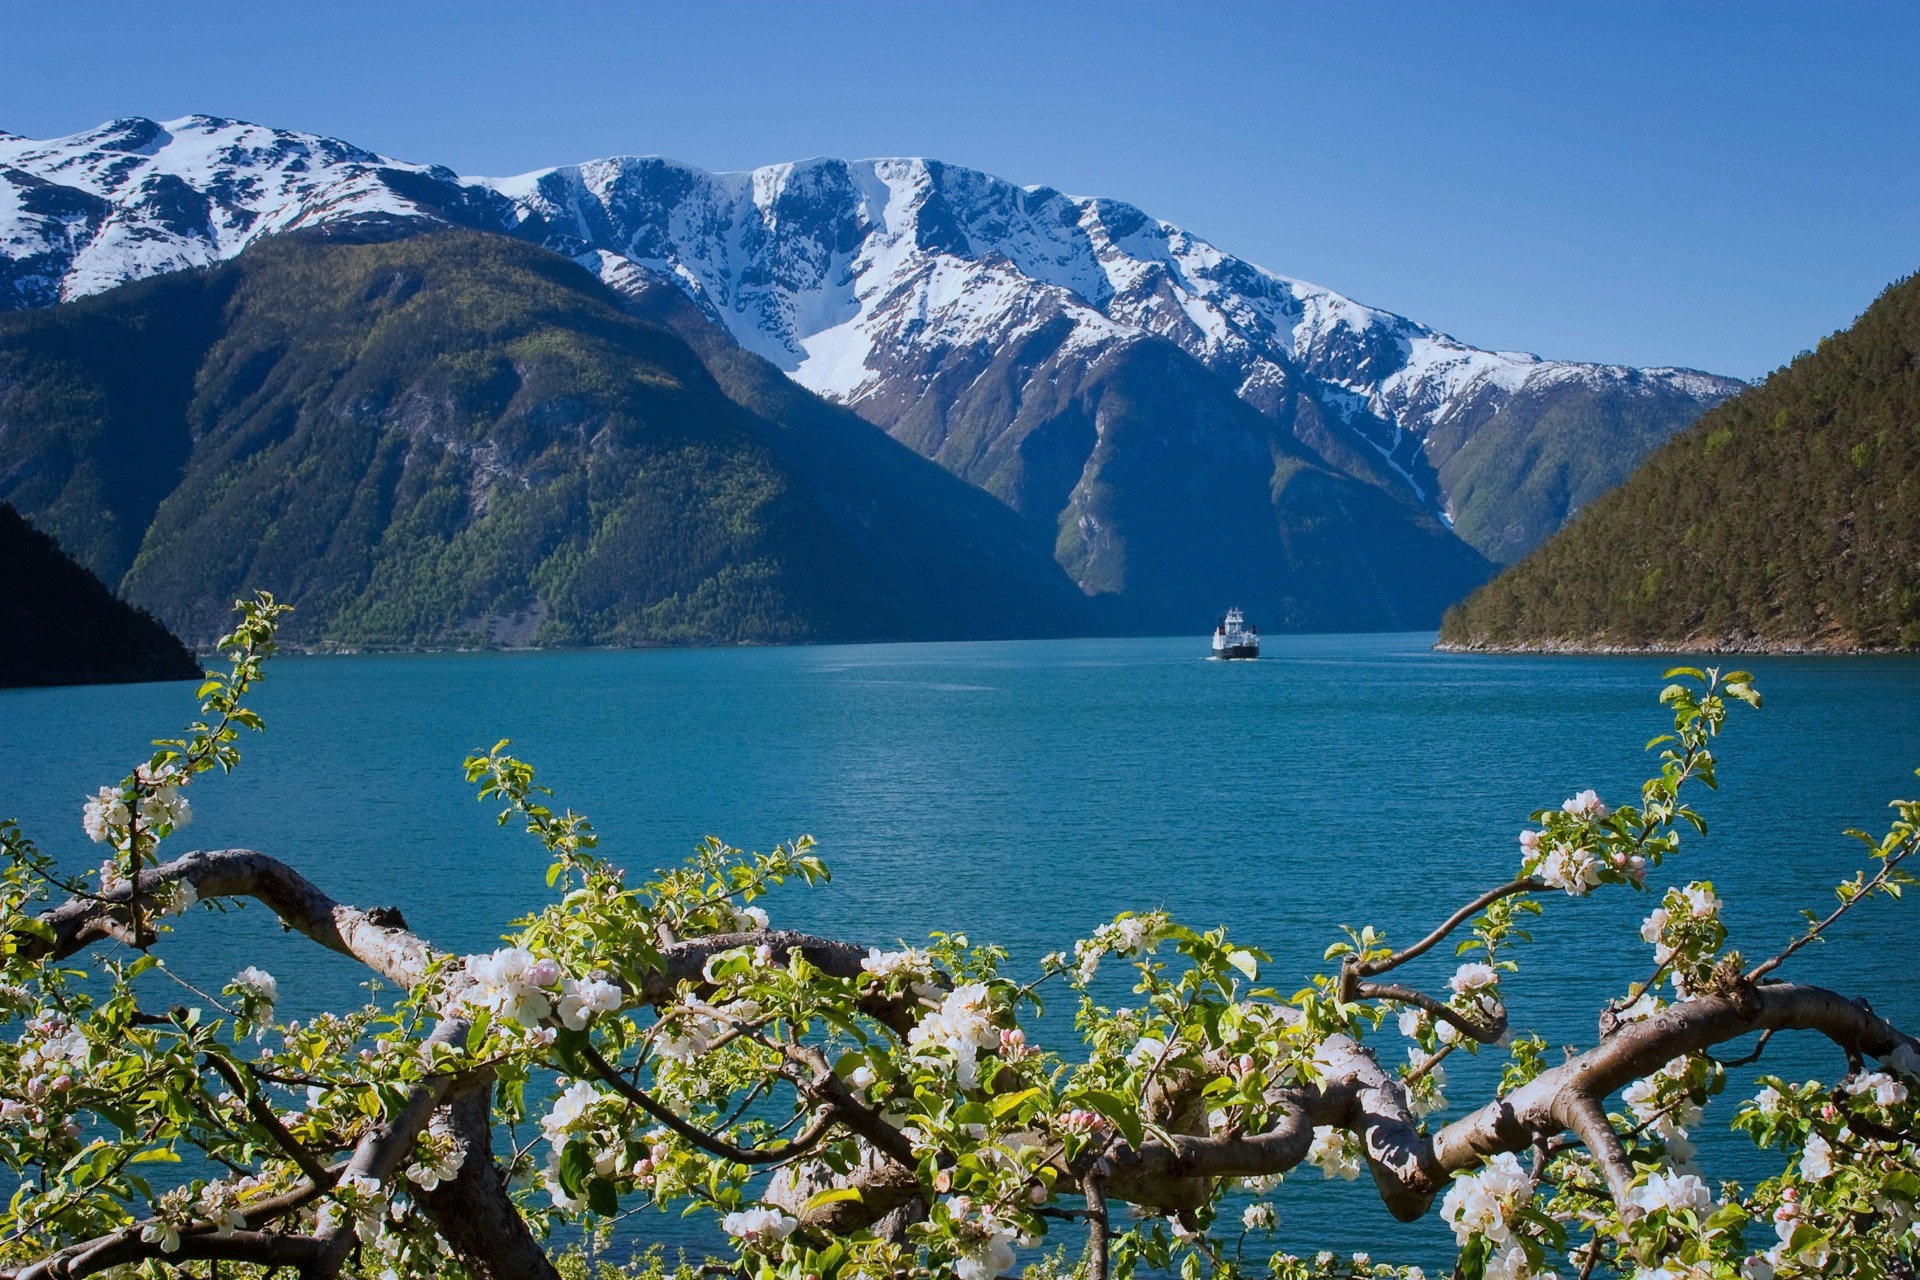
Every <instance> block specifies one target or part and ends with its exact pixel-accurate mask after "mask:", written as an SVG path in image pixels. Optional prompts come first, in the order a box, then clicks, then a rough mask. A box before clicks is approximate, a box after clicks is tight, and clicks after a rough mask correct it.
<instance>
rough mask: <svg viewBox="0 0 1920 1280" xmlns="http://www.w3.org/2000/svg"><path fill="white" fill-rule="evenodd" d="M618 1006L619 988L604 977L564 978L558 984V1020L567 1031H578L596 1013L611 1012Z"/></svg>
mask: <svg viewBox="0 0 1920 1280" xmlns="http://www.w3.org/2000/svg"><path fill="white" fill-rule="evenodd" d="M619 1007H620V988H619V987H618V986H617V985H616V984H614V983H611V982H608V981H607V980H606V979H604V978H586V979H582V980H581V981H578V982H576V981H574V980H573V979H572V978H567V979H564V980H563V981H562V982H561V984H560V1007H559V1010H558V1012H559V1014H560V1022H561V1025H563V1026H565V1027H566V1028H567V1030H569V1031H579V1030H582V1029H583V1028H585V1027H586V1025H587V1020H588V1019H589V1018H591V1017H593V1015H594V1014H596V1013H612V1012H614V1010H616V1009H618V1008H619Z"/></svg>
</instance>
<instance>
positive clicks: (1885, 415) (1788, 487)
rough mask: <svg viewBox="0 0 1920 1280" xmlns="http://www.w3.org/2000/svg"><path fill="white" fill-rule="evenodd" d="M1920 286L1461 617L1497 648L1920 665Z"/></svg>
mask: <svg viewBox="0 0 1920 1280" xmlns="http://www.w3.org/2000/svg"><path fill="white" fill-rule="evenodd" d="M1916 353H1920V278H1916V277H1908V278H1907V279H1905V280H1902V281H1900V282H1898V283H1896V284H1894V285H1893V286H1891V287H1890V288H1888V289H1887V291H1886V292H1885V293H1883V294H1882V295H1881V296H1880V297H1879V299H1878V300H1877V301H1875V302H1874V304H1873V305H1872V306H1871V307H1869V308H1868V309H1867V311H1866V313H1865V314H1863V315H1862V316H1861V317H1860V318H1859V320H1858V321H1856V322H1855V323H1854V325H1853V327H1852V328H1850V329H1847V330H1844V331H1842V332H1840V333H1836V334H1834V335H1832V336H1831V337H1828V338H1825V339H1822V340H1821V342H1820V345H1819V347H1818V348H1817V349H1815V350H1813V351H1810V352H1805V353H1803V354H1802V355H1801V356H1800V357H1799V358H1798V359H1796V360H1795V361H1794V362H1793V363H1792V364H1790V365H1788V366H1787V367H1786V368H1784V369H1781V370H1779V371H1777V372H1776V373H1774V374H1773V375H1772V376H1771V377H1769V378H1767V379H1766V381H1764V382H1762V383H1760V384H1758V385H1757V386H1755V387H1754V388H1753V389H1752V390H1750V391H1747V392H1744V393H1742V394H1741V395H1739V396H1736V397H1735V398H1733V399H1731V400H1728V401H1726V402H1725V403H1723V404H1721V405H1720V406H1718V407H1717V408H1714V409H1712V410H1709V411H1708V412H1707V413H1706V414H1705V415H1704V416H1703V417H1702V418H1701V419H1700V420H1699V422H1697V423H1695V424H1694V425H1693V426H1692V427H1691V428H1689V429H1688V430H1686V431H1684V432H1682V433H1681V434H1680V435H1678V436H1676V437H1675V438H1674V439H1673V440H1671V441H1670V442H1668V443H1667V444H1666V445H1664V446H1662V447H1661V448H1660V449H1658V450H1656V451H1655V452H1654V453H1653V454H1652V455H1651V456H1650V457H1649V458H1648V459H1647V461H1646V463H1645V464H1644V465H1643V466H1642V467H1641V468H1640V469H1639V470H1638V471H1637V472H1635V473H1634V474H1633V476H1632V477H1631V478H1630V479H1629V480H1628V481H1627V482H1626V483H1625V484H1624V485H1622V486H1621V487H1620V488H1618V489H1616V490H1614V491H1613V492H1612V493H1609V494H1607V495H1606V496H1605V497H1602V498H1600V499H1599V500H1598V501H1596V502H1594V503H1593V504H1592V505H1591V506H1589V507H1587V508H1586V509H1585V510H1584V511H1582V512H1581V513H1580V514H1579V515H1577V516H1576V517H1575V518H1574V519H1573V521H1572V522H1571V523H1569V524H1568V525H1567V527H1566V528H1565V529H1563V530H1562V531H1561V532H1560V533H1559V534H1558V535H1557V536H1555V537H1554V538H1553V539H1551V540H1550V541H1548V542H1547V543H1546V544H1545V545H1543V546H1542V547H1540V548H1539V549H1538V550H1537V551H1535V552H1534V553H1533V554H1531V555H1529V556H1527V557H1526V558H1525V559H1524V560H1522V561H1520V563H1518V564H1517V565H1515V566H1514V567H1513V568H1511V569H1509V570H1508V571H1507V572H1506V573H1503V574H1501V575H1500V576H1499V577H1498V578H1496V579H1495V580H1494V581H1493V582H1491V583H1489V584H1488V585H1487V586H1485V587H1483V588H1482V589H1481V590H1480V591H1478V592H1477V593H1475V594H1474V595H1473V596H1471V597H1469V598H1468V599H1467V600H1466V601H1465V602H1463V603H1462V604H1460V605H1459V606H1458V607H1456V608H1455V609H1453V610H1452V611H1450V612H1449V614H1448V615H1447V618H1446V621H1445V623H1444V624H1443V626H1442V628H1441V640H1442V642H1443V643H1446V644H1451V645H1461V646H1489V647H1568V648H1589V647H1607V646H1626V647H1635V646H1657V647H1668V646H1672V647H1701V648H1714V647H1722V648H1831V649H1852V648H1865V649H1895V648H1902V649H1912V648H1916V647H1920V354H1916Z"/></svg>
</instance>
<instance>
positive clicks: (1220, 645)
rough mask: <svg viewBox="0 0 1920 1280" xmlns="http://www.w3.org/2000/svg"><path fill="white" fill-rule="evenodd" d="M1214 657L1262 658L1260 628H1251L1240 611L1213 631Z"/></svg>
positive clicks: (1231, 612)
mask: <svg viewBox="0 0 1920 1280" xmlns="http://www.w3.org/2000/svg"><path fill="white" fill-rule="evenodd" d="M1213 656H1214V657H1216V658H1257V657H1259V656H1260V628H1258V627H1250V626H1248V625H1247V620H1246V619H1245V618H1244V617H1242V616H1241V614H1240V611H1239V610H1238V609H1229V610H1227V616H1226V617H1224V618H1222V619H1221V620H1220V625H1218V626H1216V627H1215V628H1214V629H1213Z"/></svg>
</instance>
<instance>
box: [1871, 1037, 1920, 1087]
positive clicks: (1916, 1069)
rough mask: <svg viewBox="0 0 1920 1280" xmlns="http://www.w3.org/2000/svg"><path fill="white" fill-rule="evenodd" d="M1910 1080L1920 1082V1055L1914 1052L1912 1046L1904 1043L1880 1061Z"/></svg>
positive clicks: (1895, 1047) (1896, 1046)
mask: <svg viewBox="0 0 1920 1280" xmlns="http://www.w3.org/2000/svg"><path fill="white" fill-rule="evenodd" d="M1880 1061H1882V1062H1884V1063H1886V1064H1887V1065H1888V1066H1890V1067H1892V1068H1893V1069H1894V1070H1895V1071H1898V1072H1899V1073H1900V1074H1901V1075H1903V1076H1905V1077H1907V1078H1908V1079H1909V1080H1920V1053H1916V1052H1914V1048H1913V1046H1912V1045H1910V1044H1908V1043H1906V1042H1905V1041H1902V1042H1901V1043H1899V1044H1897V1045H1895V1046H1894V1047H1893V1052H1892V1053H1889V1054H1888V1055H1887V1056H1886V1057H1884V1058H1882V1059H1880Z"/></svg>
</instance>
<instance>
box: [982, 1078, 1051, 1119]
mask: <svg viewBox="0 0 1920 1280" xmlns="http://www.w3.org/2000/svg"><path fill="white" fill-rule="evenodd" d="M1039 1095H1040V1089H1039V1087H1038V1086H1035V1087H1034V1088H1031V1089H1022V1090H1020V1092H1018V1093H1005V1094H1002V1095H1000V1096H999V1097H997V1098H995V1099H994V1100H993V1118H994V1119H996V1120H998V1119H1000V1118H1001V1117H1002V1116H1005V1115H1007V1114H1008V1113H1010V1112H1012V1111H1015V1110H1017V1109H1018V1108H1019V1107H1020V1106H1021V1105H1023V1104H1024V1103H1026V1102H1028V1101H1030V1100H1032V1099H1034V1098H1036V1097H1038V1096H1039Z"/></svg>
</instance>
